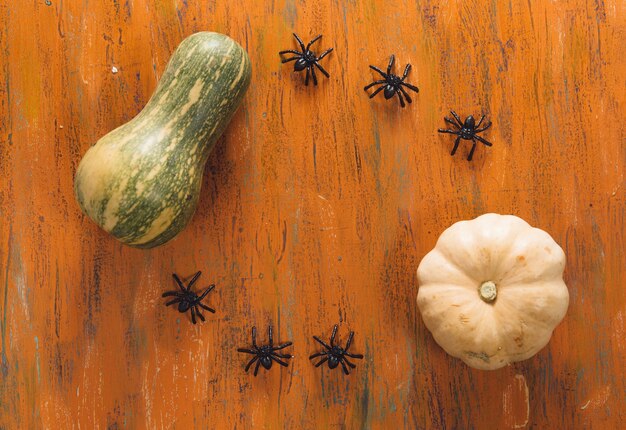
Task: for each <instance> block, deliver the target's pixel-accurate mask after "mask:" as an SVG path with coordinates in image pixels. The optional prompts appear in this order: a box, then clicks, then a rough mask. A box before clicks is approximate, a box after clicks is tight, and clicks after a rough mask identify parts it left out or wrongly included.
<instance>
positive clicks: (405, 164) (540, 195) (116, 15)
mask: <svg viewBox="0 0 626 430" xmlns="http://www.w3.org/2000/svg"><path fill="white" fill-rule="evenodd" d="M201 30H212V31H218V32H222V33H225V34H228V35H230V36H231V37H232V38H234V39H235V40H237V41H239V42H240V43H241V44H242V45H243V46H244V47H245V48H246V49H247V51H248V52H249V54H250V57H251V60H252V63H253V68H254V71H253V79H252V85H251V87H250V90H249V92H248V94H247V96H246V98H245V102H244V104H243V106H242V108H241V109H240V111H239V112H238V113H237V115H236V117H235V118H234V120H233V121H232V123H231V125H230V126H229V129H228V130H227V132H226V134H225V136H224V137H223V138H222V139H221V140H220V143H219V144H218V146H217V148H216V150H215V151H214V153H213V154H212V156H211V158H210V160H209V162H208V165H207V169H206V176H205V181H204V184H203V191H202V197H201V199H200V206H199V209H198V211H197V213H196V215H195V217H194V219H193V222H192V223H191V225H190V226H189V227H188V228H187V229H186V230H185V231H184V232H183V233H182V234H181V235H180V236H179V237H178V238H177V239H175V240H174V241H172V242H171V243H169V244H167V245H165V246H163V247H161V248H157V249H154V250H150V251H144V250H136V249H131V248H129V247H126V246H123V245H121V244H119V243H118V242H116V241H115V240H113V239H112V238H110V237H109V236H107V235H106V234H105V233H104V232H103V231H101V230H99V229H98V228H97V227H96V226H95V224H94V223H92V222H91V221H90V220H89V219H87V218H86V217H85V216H83V215H82V214H81V212H80V210H79V208H78V206H77V204H76V202H75V200H74V197H73V175H74V172H75V170H76V167H77V164H78V162H79V160H80V158H81V156H82V155H83V154H84V153H85V151H86V150H87V149H88V148H89V146H90V145H92V144H93V143H94V142H95V141H96V140H97V139H98V138H99V137H101V136H102V135H104V134H105V133H107V132H108V131H110V130H112V129H113V128H115V127H117V126H119V125H120V124H122V123H124V122H126V121H128V120H129V119H130V118H132V117H133V116H134V115H135V114H137V113H138V112H139V111H140V110H141V108H142V107H143V105H144V104H145V103H146V102H147V100H148V98H149V96H150V95H151V93H152V91H153V89H154V88H155V86H156V83H157V81H158V79H159V77H160V75H161V74H162V72H163V70H164V68H165V65H166V64H167V61H168V58H169V56H170V55H171V53H172V52H173V50H174V49H175V47H176V46H177V44H178V43H179V42H180V41H181V40H182V39H183V38H184V37H186V36H188V35H189V34H192V33H194V32H196V31H201ZM293 31H296V32H297V33H298V34H300V35H301V36H302V37H303V38H305V39H310V38H311V37H312V36H314V35H316V34H317V33H323V35H324V37H323V39H322V41H321V42H320V43H319V45H318V49H319V50H321V49H323V48H327V47H331V46H332V47H334V48H335V51H334V52H333V53H332V54H331V55H330V56H328V57H327V58H325V59H324V63H323V64H324V66H325V68H326V69H327V70H328V71H329V72H330V73H331V77H330V79H325V78H323V77H321V79H320V85H319V86H318V87H313V86H309V87H305V86H304V85H303V76H302V75H298V74H294V73H293V72H292V66H291V65H285V66H282V65H281V63H280V61H279V57H278V54H277V53H278V51H279V50H281V49H293V48H295V47H296V46H295V44H294V41H293V38H292V36H291V33H292V32H293ZM624 40H626V3H625V2H624V1H621V0H605V1H602V0H597V1H592V0H565V1H558V2H553V1H547V0H545V1H511V2H508V1H507V2H505V1H493V2H482V1H477V0H475V1H462V2H452V1H436V0H424V1H405V2H401V1H384V0H369V1H327V0H316V1H312V0H311V1H308V0H306V1H305V0H298V1H294V0H275V1H253V0H230V1H211V0H207V1H196V0H111V1H93V0H92V1H86V0H85V1H78V0H75V1H74V0H49V1H46V0H28V1H27V0H18V1H9V0H2V1H0V61H1V66H0V84H1V85H0V115H1V118H2V121H1V122H0V145H1V147H0V149H1V152H0V324H1V325H0V334H1V344H0V428H2V429H28V428H48V429H72V428H75V429H79V428H83V429H85V428H87V429H91V428H118V429H119V428H129V429H140V428H151V429H161V428H167V429H174V428H176V429H182V428H185V429H189V428H199V429H202V428H211V429H212V428H219V429H222V428H224V429H226V428H238V429H242V428H255V429H260V428H268V429H273V428H290V429H299V428H305V429H312V428H348V429H354V428H381V429H393V428H407V429H417V428H419V429H430V428H433V429H441V428H446V429H463V428H477V429H507V428H540V429H545V428H552V429H554V428H563V429H587V428H590V429H591V428H593V429H603V428H606V429H617V428H624V426H625V425H626V424H625V423H626V380H625V379H626V375H625V368H626V331H625V326H624V324H625V323H624V321H625V319H626V292H625V291H626V290H625V288H626V253H625V249H624V248H625V240H626V233H625V231H624V221H625V218H624V217H625V200H626V199H625V188H626V187H625V186H624V182H625V179H624V172H625V168H626V149H625V145H626V144H625V142H626V125H625V124H626V59H625V57H626V51H625V49H624ZM392 53H395V54H396V57H397V60H398V64H397V65H396V67H397V69H396V70H397V71H398V72H400V71H401V68H403V67H404V65H405V64H406V63H407V62H409V63H411V64H412V65H413V69H412V71H411V73H410V75H409V78H408V80H409V82H412V83H414V84H416V85H417V86H419V88H420V92H419V94H417V95H415V97H414V101H413V103H412V104H411V105H410V106H408V107H407V108H406V109H401V108H400V107H399V105H398V102H397V100H391V101H385V100H384V99H383V97H382V95H379V96H377V97H376V98H375V99H373V100H369V99H368V97H367V95H366V94H365V92H364V91H363V86H364V85H366V84H367V83H369V82H371V81H372V80H373V79H375V78H377V77H376V76H375V74H373V73H372V72H371V71H370V70H369V69H368V65H369V64H375V65H378V66H380V67H385V66H386V63H387V61H388V58H389V55H390V54H392ZM291 64H292V63H291ZM450 109H455V110H456V111H457V112H459V113H460V114H462V115H468V114H470V113H473V114H474V115H478V114H480V113H485V114H487V115H488V117H489V119H491V120H492V121H493V122H494V125H493V127H492V128H491V129H490V130H488V131H487V132H486V133H485V137H486V138H487V139H488V140H490V141H492V142H493V143H494V145H493V147H492V148H486V147H484V146H480V147H478V148H477V150H476V154H475V156H474V161H473V162H471V163H468V162H467V161H466V160H465V156H466V155H467V151H468V150H469V146H468V145H467V144H466V143H463V144H462V145H461V147H460V149H459V151H458V153H457V155H456V156H455V157H450V154H449V152H450V150H451V148H452V144H453V139H451V137H450V136H444V135H439V134H438V133H437V132H436V130H437V128H439V127H443V126H444V125H445V123H444V122H443V116H444V115H446V114H447V113H448V111H449V110H450ZM485 212H499V213H512V214H516V215H518V216H520V217H522V218H524V219H526V220H527V221H529V222H530V223H531V224H533V225H534V226H537V227H540V228H542V229H544V230H546V231H548V232H549V233H550V234H551V235H552V236H553V237H554V238H555V240H556V241H557V242H558V243H560V244H561V246H562V247H563V248H564V250H565V252H566V254H567V258H568V263H567V268H566V272H565V280H566V283H567V284H568V286H569V290H570V295H571V302H570V307H569V311H568V313H567V316H566V318H565V320H564V321H563V323H562V324H561V325H559V326H558V327H557V329H556V331H555V333H554V336H553V339H552V340H551V342H550V344H549V345H548V346H547V347H546V348H545V349H544V350H542V351H541V352H540V353H539V354H538V355H537V356H535V357H534V358H532V359H530V360H528V361H525V362H521V363H518V364H515V365H511V366H508V367H506V368H504V369H501V370H498V371H493V372H484V371H477V370H472V369H470V368H468V367H467V366H465V365H464V364H463V363H462V362H460V361H459V360H456V359H453V358H451V357H449V356H447V355H446V354H445V352H444V351H443V350H442V349H441V348H440V347H439V346H437V344H436V343H435V342H434V340H433V339H432V337H431V335H430V334H429V333H428V331H427V330H426V329H425V327H424V325H423V323H422V321H421V319H420V315H419V312H418V310H417V308H416V303H415V296H416V294H417V281H416V275H415V270H416V268H417V265H418V263H419V261H420V259H421V258H422V257H423V256H424V255H425V254H426V253H427V252H428V251H429V250H430V249H431V248H432V247H433V246H434V244H435V241H436V239H437V237H438V236H439V234H440V233H441V232H442V231H443V230H444V229H445V228H446V227H448V226H449V225H450V224H452V223H453V222H455V221H458V220H461V219H467V218H473V217H475V216H478V215H480V214H482V213H485ZM196 270H202V271H203V275H202V277H201V278H200V282H199V284H198V287H204V286H207V285H209V284H210V283H213V282H214V283H216V285H217V287H216V289H215V291H214V292H212V293H211V294H210V295H209V296H208V304H209V305H210V306H212V307H215V308H216V309H217V313H216V314H214V315H213V314H207V317H208V318H207V322H206V323H204V324H198V325H196V326H193V325H192V324H191V323H190V322H189V320H188V316H186V315H181V314H179V313H177V312H176V311H175V310H174V309H172V308H166V307H165V306H164V300H163V299H162V298H161V297H160V295H161V293H162V292H164V291H167V290H171V289H173V288H175V285H174V283H173V281H172V278H171V274H172V273H173V272H176V273H178V274H180V275H181V276H183V277H185V278H188V277H190V276H191V275H192V274H193V273H194V272H195V271H196ZM338 322H341V326H340V331H339V333H340V338H341V339H342V341H345V339H346V337H347V333H348V332H349V330H354V331H355V332H356V335H355V338H354V347H353V348H354V349H353V350H354V352H361V353H363V354H365V355H366V359H365V360H362V361H358V360H355V361H358V367H357V368H356V369H355V370H354V372H353V373H352V374H351V375H350V376H348V377H346V376H345V375H343V374H342V373H341V372H339V371H329V370H328V369H327V368H318V369H316V368H314V367H313V366H312V365H311V363H310V362H309V360H308V356H309V354H311V353H312V352H314V351H316V350H317V346H316V344H315V342H314V341H313V339H312V336H313V335H318V336H322V337H325V338H327V337H328V336H329V335H330V330H331V328H332V326H333V324H335V323H338ZM269 323H271V324H273V325H274V327H275V332H276V333H275V334H276V336H275V338H276V340H278V341H287V340H292V341H293V342H294V346H293V348H290V349H289V350H288V351H290V352H293V354H295V355H296V357H295V358H294V359H293V360H292V361H291V364H290V366H289V367H288V368H287V369H283V368H279V367H278V366H276V367H274V368H272V369H271V371H270V372H264V371H263V372H260V374H259V376H258V377H257V378H254V377H253V376H252V375H251V374H246V373H244V371H243V367H244V365H245V362H246V359H247V358H248V357H247V356H244V355H242V354H239V353H237V352H236V348H237V347H241V346H245V345H246V344H248V342H249V339H250V329H251V327H252V325H256V326H257V327H258V328H259V331H260V333H259V334H260V335H261V339H265V336H266V331H265V330H266V327H267V325H268V324H269Z"/></svg>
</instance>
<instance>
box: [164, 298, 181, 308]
mask: <svg viewBox="0 0 626 430" xmlns="http://www.w3.org/2000/svg"><path fill="white" fill-rule="evenodd" d="M182 301H183V299H182V298H178V299H174V300H170V301H169V302H167V303H166V304H165V306H169V305H173V304H174V303H178V302H182Z"/></svg>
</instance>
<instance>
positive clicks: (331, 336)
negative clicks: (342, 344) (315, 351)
mask: <svg viewBox="0 0 626 430" xmlns="http://www.w3.org/2000/svg"><path fill="white" fill-rule="evenodd" d="M338 328H339V325H338V324H335V326H334V327H333V334H331V335H330V346H331V347H333V346H335V336H337V329H338Z"/></svg>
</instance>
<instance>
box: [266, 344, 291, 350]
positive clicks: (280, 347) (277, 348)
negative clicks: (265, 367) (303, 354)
mask: <svg viewBox="0 0 626 430" xmlns="http://www.w3.org/2000/svg"><path fill="white" fill-rule="evenodd" d="M270 345H271V343H270ZM291 345H292V343H291V342H285V343H283V344H282V345H278V346H273V347H272V351H278V350H280V349H283V348H287V347H288V346H291Z"/></svg>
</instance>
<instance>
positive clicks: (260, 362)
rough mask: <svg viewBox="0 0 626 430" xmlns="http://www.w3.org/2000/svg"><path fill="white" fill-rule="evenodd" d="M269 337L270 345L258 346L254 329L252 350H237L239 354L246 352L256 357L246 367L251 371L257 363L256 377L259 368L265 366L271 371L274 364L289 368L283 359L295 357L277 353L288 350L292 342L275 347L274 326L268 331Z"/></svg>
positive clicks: (254, 328) (253, 329)
mask: <svg viewBox="0 0 626 430" xmlns="http://www.w3.org/2000/svg"><path fill="white" fill-rule="evenodd" d="M267 331H268V337H269V344H268V345H262V346H258V345H257V343H256V327H252V348H251V349H249V348H239V349H237V351H239V352H244V353H246V354H252V355H254V357H253V358H252V359H251V360H250V361H249V362H248V364H247V365H246V369H245V370H246V372H247V371H248V369H250V366H252V365H253V364H254V363H255V362H256V366H255V368H254V376H256V375H257V373H259V367H260V366H263V367H264V368H265V369H267V370H270V369H271V367H272V364H273V362H274V361H275V362H277V363H278V364H280V365H281V366H285V367H287V363H286V362H284V361H283V360H281V358H283V359H289V358H292V357H293V355H290V354H282V353H279V352H276V351H279V350H281V349H283V348H287V347H288V346H290V345H291V344H292V343H291V342H285V343H283V344H281V345H278V346H274V339H273V337H272V334H273V333H272V326H269V327H268V329H267Z"/></svg>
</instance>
